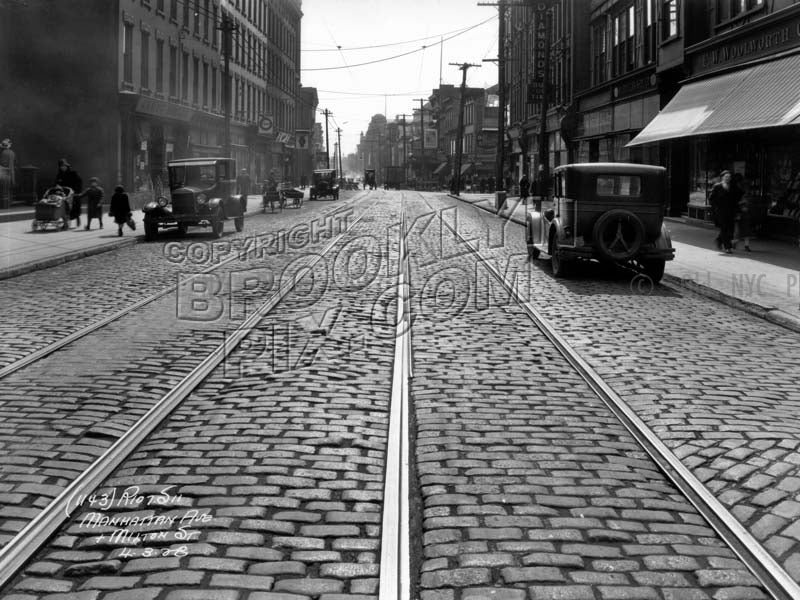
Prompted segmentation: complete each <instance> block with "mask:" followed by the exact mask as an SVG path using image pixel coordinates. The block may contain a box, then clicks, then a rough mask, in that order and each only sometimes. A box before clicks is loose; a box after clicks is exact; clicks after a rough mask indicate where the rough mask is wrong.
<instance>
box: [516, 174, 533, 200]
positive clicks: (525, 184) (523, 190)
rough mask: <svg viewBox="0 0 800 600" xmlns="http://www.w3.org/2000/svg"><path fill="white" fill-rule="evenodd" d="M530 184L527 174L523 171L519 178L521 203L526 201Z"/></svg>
mask: <svg viewBox="0 0 800 600" xmlns="http://www.w3.org/2000/svg"><path fill="white" fill-rule="evenodd" d="M530 188H531V184H530V182H529V181H528V176H527V175H526V174H525V173H523V174H522V178H521V179H520V180H519V197H520V199H521V200H522V203H523V204H527V203H528V192H529V191H530Z"/></svg>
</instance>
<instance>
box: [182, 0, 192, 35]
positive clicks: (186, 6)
mask: <svg viewBox="0 0 800 600" xmlns="http://www.w3.org/2000/svg"><path fill="white" fill-rule="evenodd" d="M190 12H191V11H190V10H189V0H183V28H184V29H189V13H190Z"/></svg>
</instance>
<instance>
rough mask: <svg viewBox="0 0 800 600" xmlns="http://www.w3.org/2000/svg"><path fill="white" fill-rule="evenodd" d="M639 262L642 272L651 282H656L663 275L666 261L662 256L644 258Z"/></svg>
mask: <svg viewBox="0 0 800 600" xmlns="http://www.w3.org/2000/svg"><path fill="white" fill-rule="evenodd" d="M640 262H641V265H642V270H643V271H644V274H645V275H647V276H648V277H649V278H650V281H652V282H653V283H658V282H659V281H661V279H662V278H663V277H664V268H665V267H666V265H667V261H666V260H664V259H663V258H651V259H644V260H642V261H640Z"/></svg>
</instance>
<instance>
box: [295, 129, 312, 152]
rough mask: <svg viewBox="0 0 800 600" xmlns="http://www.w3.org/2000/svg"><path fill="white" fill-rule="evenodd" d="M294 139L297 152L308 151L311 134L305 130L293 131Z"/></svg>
mask: <svg viewBox="0 0 800 600" xmlns="http://www.w3.org/2000/svg"><path fill="white" fill-rule="evenodd" d="M295 139H296V140H297V144H296V147H297V149H298V150H308V147H309V145H310V141H311V132H309V131H308V130H307V129H305V130H304V129H298V130H297V131H295Z"/></svg>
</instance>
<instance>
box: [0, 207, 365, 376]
mask: <svg viewBox="0 0 800 600" xmlns="http://www.w3.org/2000/svg"><path fill="white" fill-rule="evenodd" d="M360 198H361V197H360V196H358V197H356V198H354V199H353V200H352V201H351V203H350V204H348V205H345V206H348V207H349V206H352V205H353V204H355V202H356V201H358V200H359V199H360ZM342 208H343V207H342V206H336V207H335V208H334V209H332V210H331V211H329V212H326V213H323V216H322V218H325V217H326V216H329V215H331V214H334V213H336V212H338V211H341V210H342ZM253 251H254V250H250V251H248V252H247V253H246V254H245V256H246V255H247V254H250V253H252V252H253ZM242 256H243V255H242V254H239V253H236V254H233V255H232V256H229V257H228V258H225V259H224V260H221V261H220V262H218V263H215V264H213V265H211V266H209V267H206V268H205V269H203V270H202V271H200V272H199V273H192V274H191V275H189V276H188V277H186V278H185V279H183V280H181V281H180V282H179V283H175V284H172V285H169V286H167V287H165V288H163V289H161V290H159V291H157V292H155V293H153V294H150V295H149V296H146V297H145V298H142V299H141V300H138V301H136V302H134V303H133V304H131V305H129V306H126V307H125V308H122V309H120V310H118V311H116V312H114V313H112V314H110V315H108V316H106V317H104V318H102V319H100V320H99V321H95V322H94V323H91V324H89V325H87V326H86V327H83V328H81V329H78V330H77V331H73V332H72V333H70V334H68V335H66V336H65V337H63V338H61V339H58V340H56V341H55V342H51V343H50V344H48V345H46V346H43V347H42V348H39V349H38V350H35V351H34V352H31V353H30V354H27V355H26V356H24V357H22V358H20V359H18V360H16V361H14V362H12V363H10V364H8V365H6V366H4V367H3V368H0V379H3V378H5V377H7V376H9V375H11V374H12V373H15V372H16V371H19V370H20V369H23V368H25V367H27V366H28V365H31V364H33V363H35V362H37V361H39V360H41V359H43V358H45V357H46V356H49V355H50V354H53V353H54V352H56V351H57V350H60V349H61V348H63V347H64V346H67V345H69V344H71V343H72V342H75V341H77V340H79V339H81V338H83V337H86V336H87V335H89V334H91V333H93V332H95V331H97V330H99V329H102V328H103V327H106V326H107V325H109V324H111V323H113V322H114V321H116V320H118V319H121V318H122V317H124V316H125V315H128V314H130V313H132V312H134V311H136V310H138V309H140V308H142V307H143V306H147V305H148V304H151V303H153V302H155V301H157V300H160V299H161V298H163V297H165V296H167V295H168V294H170V293H172V292H174V291H175V290H176V289H177V288H178V287H179V286H185V285H188V284H190V283H191V282H192V281H193V280H194V279H195V278H197V277H200V276H202V275H207V274H208V273H211V272H213V271H215V270H217V269H219V268H221V267H223V266H225V265H227V264H229V263H232V262H235V261H237V260H241V259H242Z"/></svg>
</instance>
